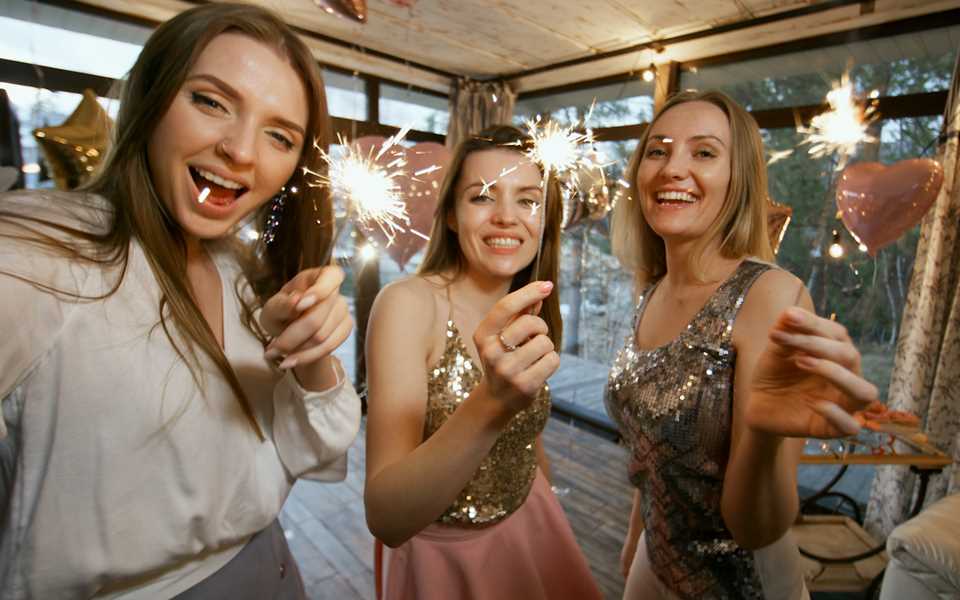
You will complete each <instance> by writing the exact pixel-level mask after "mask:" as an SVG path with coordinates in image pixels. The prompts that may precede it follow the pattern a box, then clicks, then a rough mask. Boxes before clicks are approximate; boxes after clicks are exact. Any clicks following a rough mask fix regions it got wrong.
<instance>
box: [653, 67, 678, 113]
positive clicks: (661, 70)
mask: <svg viewBox="0 0 960 600" xmlns="http://www.w3.org/2000/svg"><path fill="white" fill-rule="evenodd" d="M679 89H680V65H679V63H677V62H674V61H670V62H668V63H663V64H661V65H657V78H656V80H655V83H654V90H653V112H654V113H656V112H657V111H659V110H660V107H661V106H663V103H664V102H666V101H667V98H669V97H670V96H672V95H673V94H675V93H676V92H677V91H678V90H679Z"/></svg>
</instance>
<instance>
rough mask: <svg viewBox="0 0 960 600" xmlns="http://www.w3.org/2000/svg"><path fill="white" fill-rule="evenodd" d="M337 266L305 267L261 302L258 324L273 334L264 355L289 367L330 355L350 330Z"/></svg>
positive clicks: (282, 367)
mask: <svg viewBox="0 0 960 600" xmlns="http://www.w3.org/2000/svg"><path fill="white" fill-rule="evenodd" d="M343 277H344V274H343V270H342V269H341V268H339V267H333V266H331V267H318V268H313V269H305V270H303V271H301V272H300V273H298V274H297V275H296V276H295V277H294V278H293V279H291V280H290V281H288V282H287V283H286V285H284V286H283V287H282V288H281V289H280V291H279V292H277V293H276V294H275V295H274V296H273V297H271V298H270V299H269V300H267V302H266V303H265V304H264V305H263V310H262V311H261V313H260V325H261V326H262V327H263V329H264V330H265V331H266V332H267V333H268V334H269V335H271V336H272V337H273V341H272V342H270V344H269V345H268V346H267V349H266V352H265V353H264V358H266V359H267V360H276V359H279V358H283V360H282V361H281V362H280V368H281V369H291V368H293V367H295V366H297V365H304V364H307V363H312V362H315V361H318V360H320V359H322V358H324V357H326V356H329V355H330V354H331V353H332V352H333V351H334V350H336V349H337V347H339V346H340V344H342V343H343V342H344V341H345V340H346V339H347V338H348V337H349V336H350V331H352V330H353V318H352V317H351V316H350V309H349V307H348V306H347V301H346V300H345V299H344V297H343V296H341V295H340V284H341V283H342V282H343Z"/></svg>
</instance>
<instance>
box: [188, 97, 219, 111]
mask: <svg viewBox="0 0 960 600" xmlns="http://www.w3.org/2000/svg"><path fill="white" fill-rule="evenodd" d="M190 101H191V102H193V103H194V104H197V105H200V106H204V107H206V108H210V109H213V110H222V111H223V112H227V109H226V108H225V107H224V106H223V105H222V104H220V103H219V102H217V101H216V100H214V99H213V98H211V97H210V96H207V95H205V94H201V93H200V92H190Z"/></svg>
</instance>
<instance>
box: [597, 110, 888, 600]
mask: <svg viewBox="0 0 960 600" xmlns="http://www.w3.org/2000/svg"><path fill="white" fill-rule="evenodd" d="M627 172H628V179H629V180H630V183H631V197H630V199H629V200H625V201H621V202H620V203H619V204H618V205H617V208H616V213H615V215H614V230H613V232H614V235H613V245H614V251H615V252H616V253H617V256H618V258H619V259H620V261H621V263H622V264H623V265H624V266H625V267H627V268H628V269H630V270H631V271H633V272H634V273H635V274H636V276H637V281H638V297H639V299H638V303H637V308H636V313H635V316H634V327H633V331H632V332H631V335H630V336H629V337H628V338H627V341H626V345H625V346H624V348H623V350H621V351H620V353H619V354H618V356H617V358H616V361H615V362H614V365H613V368H612V369H611V371H610V380H609V384H608V387H607V396H606V403H607V411H608V412H609V414H610V416H611V417H612V418H613V419H614V421H615V422H616V423H617V424H618V425H619V427H620V433H621V435H622V436H623V439H624V442H625V443H626V445H627V447H628V448H629V451H630V458H631V461H630V467H629V469H630V471H629V476H630V480H631V482H632V483H633V484H634V485H635V486H636V488H637V490H636V492H635V495H634V505H633V512H632V515H631V518H630V527H629V531H628V533H627V539H626V541H625V543H624V549H623V554H622V557H621V566H622V570H623V572H624V575H625V576H626V577H627V582H626V590H625V593H624V598H625V599H630V600H634V599H641V598H644V599H646V598H664V599H673V598H683V599H687V600H706V599H714V598H717V599H721V598H723V599H727V598H729V599H731V600H732V599H744V598H757V599H761V598H764V599H770V600H798V599H801V598H807V597H809V596H808V592H807V590H806V587H805V585H804V580H803V574H802V572H801V568H800V555H799V553H798V551H797V547H796V544H795V543H794V542H793V540H792V539H791V537H790V535H789V527H790V525H791V524H792V523H793V521H794V519H795V517H796V515H797V511H798V508H799V506H798V499H797V464H798V462H799V459H800V452H801V449H802V447H803V442H804V439H803V438H806V437H826V436H836V435H843V434H845V433H850V432H852V431H856V430H857V429H858V427H859V425H858V422H857V420H856V419H855V418H854V417H853V416H852V413H855V412H856V411H858V410H860V409H864V408H866V407H868V406H870V405H871V404H873V403H875V402H876V401H877V400H876V399H877V390H876V388H875V387H874V386H873V385H872V384H870V383H869V382H867V381H865V380H864V379H863V378H862V377H861V376H860V354H859V352H858V351H857V349H856V348H855V347H854V346H853V344H852V343H851V341H850V338H849V337H848V336H847V335H846V331H845V330H844V328H843V326H841V325H840V324H839V323H835V322H833V321H830V320H828V319H823V318H820V317H817V316H816V315H815V314H813V305H812V302H811V300H810V295H809V294H808V293H807V290H806V289H805V288H804V286H803V284H802V283H801V282H800V281H799V280H798V279H797V278H796V277H794V276H793V275H791V274H790V273H788V272H786V271H784V270H782V269H780V268H779V267H777V266H776V265H774V264H772V263H771V262H770V261H771V260H772V258H773V252H772V251H771V247H770V242H769V240H768V237H767V231H766V214H765V210H766V208H765V207H766V205H767V182H766V166H765V163H764V154H763V143H762V141H761V139H760V132H759V130H758V129H757V125H756V122H754V120H753V118H752V117H751V116H750V115H749V114H748V113H747V112H746V111H745V110H744V109H743V108H742V107H740V106H739V105H737V104H736V103H735V102H734V101H732V100H731V99H730V98H728V97H727V96H726V95H724V94H722V93H720V92H684V93H681V94H678V95H676V96H674V97H673V98H671V99H670V100H668V101H667V102H666V104H665V105H664V106H663V108H661V109H660V111H659V112H658V113H657V115H656V116H655V118H654V119H653V122H652V123H651V124H650V127H648V128H647V130H646V132H645V133H644V135H643V137H642V139H641V140H640V143H639V145H638V146H637V149H636V152H635V154H634V158H633V160H632V161H631V164H630V167H629V169H628V171H627Z"/></svg>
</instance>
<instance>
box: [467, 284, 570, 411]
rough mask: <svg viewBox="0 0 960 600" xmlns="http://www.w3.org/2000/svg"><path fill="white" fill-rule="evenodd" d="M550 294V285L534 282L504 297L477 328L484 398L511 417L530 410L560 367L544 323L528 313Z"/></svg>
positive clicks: (476, 341)
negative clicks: (494, 402)
mask: <svg viewBox="0 0 960 600" xmlns="http://www.w3.org/2000/svg"><path fill="white" fill-rule="evenodd" d="M552 290H553V283H551V282H549V281H535V282H533V283H530V284H528V285H526V286H524V287H522V288H520V289H519V290H517V291H515V292H513V293H511V294H507V295H506V296H504V297H503V298H502V299H501V300H500V301H499V302H497V303H496V304H495V305H494V307H493V308H492V309H490V312H489V313H487V316H486V317H485V318H484V319H483V321H481V322H480V325H478V326H477V329H476V331H475V332H474V334H473V342H474V344H476V346H477V352H478V353H479V354H480V361H481V362H482V363H483V373H484V375H483V381H482V382H481V384H483V385H485V386H486V391H487V393H488V394H489V395H490V396H491V397H492V398H494V399H496V400H498V401H499V402H502V403H503V404H504V405H505V408H506V409H507V410H508V411H509V412H511V413H517V412H520V411H521V410H523V409H525V408H527V407H528V406H530V404H531V403H532V402H533V400H534V398H536V396H537V394H538V393H539V392H540V390H541V389H542V388H543V384H544V383H545V382H546V381H547V378H548V377H550V376H551V375H553V374H554V372H556V370H557V368H558V367H559V366H560V356H559V355H558V354H557V353H556V351H555V350H554V347H553V342H552V341H551V340H550V338H549V337H548V336H547V334H548V333H549V330H548V328H547V323H546V322H545V321H544V320H543V319H541V318H540V317H538V316H535V315H532V314H528V313H529V312H530V311H529V309H530V308H535V307H536V306H537V305H538V304H539V303H541V302H543V300H544V299H545V298H547V296H549V295H550V292H551V291H552Z"/></svg>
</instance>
